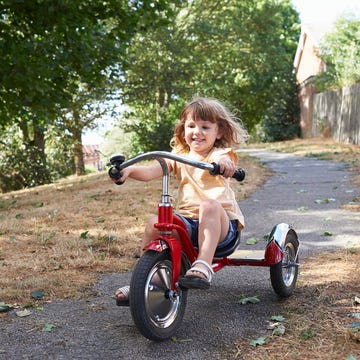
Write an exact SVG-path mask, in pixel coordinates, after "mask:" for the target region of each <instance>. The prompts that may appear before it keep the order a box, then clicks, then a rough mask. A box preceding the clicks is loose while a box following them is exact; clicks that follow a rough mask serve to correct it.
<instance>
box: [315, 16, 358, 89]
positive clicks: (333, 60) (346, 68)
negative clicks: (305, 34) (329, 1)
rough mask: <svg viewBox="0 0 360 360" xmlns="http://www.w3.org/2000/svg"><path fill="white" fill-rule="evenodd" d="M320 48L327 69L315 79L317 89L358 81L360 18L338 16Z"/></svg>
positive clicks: (339, 86)
mask: <svg viewBox="0 0 360 360" xmlns="http://www.w3.org/2000/svg"><path fill="white" fill-rule="evenodd" d="M320 50H321V51H320V57H321V58H322V60H323V61H324V63H325V64H326V67H327V69H326V71H325V72H324V73H322V74H321V75H319V76H318V77H317V78H316V79H315V85H316V86H317V87H318V88H319V89H321V90H327V89H331V88H341V87H344V86H350V85H352V84H354V83H356V82H358V81H360V60H359V59H360V19H356V18H353V17H351V16H349V17H341V18H339V19H338V20H337V21H336V23H335V25H334V31H332V32H331V33H329V34H327V35H326V36H325V41H324V42H323V44H322V45H321V47H320Z"/></svg>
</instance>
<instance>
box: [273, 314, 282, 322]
mask: <svg viewBox="0 0 360 360" xmlns="http://www.w3.org/2000/svg"><path fill="white" fill-rule="evenodd" d="M271 320H272V321H284V320H285V318H284V317H283V316H282V315H274V316H272V317H271Z"/></svg>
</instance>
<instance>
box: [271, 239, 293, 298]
mask: <svg viewBox="0 0 360 360" xmlns="http://www.w3.org/2000/svg"><path fill="white" fill-rule="evenodd" d="M298 246H299V243H298V241H297V240H296V239H295V238H294V237H293V236H291V233H288V234H287V236H286V240H285V243H284V257H283V259H282V261H280V262H279V263H277V264H275V265H271V266H270V279H271V285H272V287H273V289H274V291H275V292H276V293H277V294H278V295H279V296H280V297H282V298H287V297H289V296H290V295H291V294H292V293H293V291H294V288H295V285H296V280H297V276H298V270H299V266H298V264H299V256H298V255H297V253H298Z"/></svg>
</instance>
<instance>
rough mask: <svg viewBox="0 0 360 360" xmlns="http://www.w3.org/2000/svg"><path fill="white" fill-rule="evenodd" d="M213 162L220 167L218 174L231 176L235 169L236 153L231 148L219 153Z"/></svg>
mask: <svg viewBox="0 0 360 360" xmlns="http://www.w3.org/2000/svg"><path fill="white" fill-rule="evenodd" d="M230 150H231V149H230ZM215 162H216V163H217V164H218V165H219V167H220V174H221V175H222V176H223V177H225V178H230V177H232V176H233V175H234V173H235V171H236V169H237V155H236V154H235V153H234V152H233V151H232V150H231V151H229V152H227V153H225V154H221V155H220V156H219V157H218V158H217V159H215Z"/></svg>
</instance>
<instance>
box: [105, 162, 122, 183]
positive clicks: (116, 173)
mask: <svg viewBox="0 0 360 360" xmlns="http://www.w3.org/2000/svg"><path fill="white" fill-rule="evenodd" d="M108 174H109V176H110V177H111V178H112V179H114V180H119V179H120V178H121V172H120V171H119V170H118V169H117V168H116V167H114V166H112V167H111V168H110V169H109V171H108ZM123 183H124V182H123V181H119V182H115V184H116V185H122V184H123Z"/></svg>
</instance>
